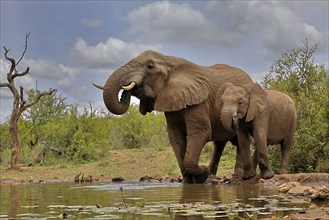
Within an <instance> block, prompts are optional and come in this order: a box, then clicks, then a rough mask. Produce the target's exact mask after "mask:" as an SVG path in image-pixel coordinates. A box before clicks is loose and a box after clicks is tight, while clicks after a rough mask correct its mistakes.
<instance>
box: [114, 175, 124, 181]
mask: <svg viewBox="0 0 329 220" xmlns="http://www.w3.org/2000/svg"><path fill="white" fill-rule="evenodd" d="M123 181H125V179H124V178H123V177H121V176H118V177H114V178H113V179H112V182H123Z"/></svg>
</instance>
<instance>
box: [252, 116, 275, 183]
mask: <svg viewBox="0 0 329 220" xmlns="http://www.w3.org/2000/svg"><path fill="white" fill-rule="evenodd" d="M267 125H268V124H267V120H263V121H262V120H259V121H256V122H255V123H254V125H253V126H254V130H253V136H254V140H255V144H256V151H257V155H258V164H259V168H260V177H261V178H263V179H270V178H272V177H273V176H274V172H273V170H272V168H271V166H270V163H269V159H268V156H267V130H268V129H267Z"/></svg>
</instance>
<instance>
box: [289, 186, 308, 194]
mask: <svg viewBox="0 0 329 220" xmlns="http://www.w3.org/2000/svg"><path fill="white" fill-rule="evenodd" d="M312 192H313V188H312V187H311V186H295V187H293V188H291V189H289V191H288V194H290V195H293V196H307V195H311V194H312Z"/></svg>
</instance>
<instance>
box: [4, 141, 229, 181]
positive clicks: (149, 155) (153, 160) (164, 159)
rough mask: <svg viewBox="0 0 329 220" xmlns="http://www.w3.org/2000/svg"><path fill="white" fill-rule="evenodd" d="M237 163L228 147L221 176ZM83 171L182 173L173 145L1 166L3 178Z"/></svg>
mask: <svg viewBox="0 0 329 220" xmlns="http://www.w3.org/2000/svg"><path fill="white" fill-rule="evenodd" d="M211 154H212V146H208V145H207V146H206V147H205V149H204V151H203V153H202V155H201V158H200V164H202V165H208V163H209V161H210V158H211ZM234 164H235V148H234V147H230V146H228V147H226V149H225V151H224V155H223V156H222V159H221V162H220V166H219V169H218V175H227V174H230V173H232V170H233V168H234ZM80 172H82V173H83V174H84V175H85V176H88V175H91V176H93V178H94V179H112V178H114V177H119V176H120V177H123V178H125V179H126V180H138V179H139V178H140V177H142V176H146V175H147V176H152V177H166V176H174V177H178V176H179V175H180V171H179V167H178V164H177V161H176V158H175V156H174V153H173V150H172V149H171V148H164V149H153V148H142V149H124V150H112V151H111V152H110V153H109V155H108V156H107V157H106V158H104V159H102V160H101V161H97V162H92V163H86V164H70V163H57V164H55V165H50V166H39V165H37V166H31V167H22V169H21V170H20V171H13V170H10V169H7V168H6V167H3V166H2V167H0V177H1V180H13V181H20V180H34V181H37V180H54V179H58V180H74V177H75V176H76V175H77V174H78V173H80Z"/></svg>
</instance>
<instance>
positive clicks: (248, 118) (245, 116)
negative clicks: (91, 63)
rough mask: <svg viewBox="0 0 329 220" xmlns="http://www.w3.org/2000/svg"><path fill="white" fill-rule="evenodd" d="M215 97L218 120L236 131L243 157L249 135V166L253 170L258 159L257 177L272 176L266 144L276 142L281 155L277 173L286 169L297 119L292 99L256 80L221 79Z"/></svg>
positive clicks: (247, 155) (227, 127) (247, 147)
mask: <svg viewBox="0 0 329 220" xmlns="http://www.w3.org/2000/svg"><path fill="white" fill-rule="evenodd" d="M216 100H217V101H216V107H217V110H218V111H219V112H220V117H221V122H222V123H223V125H224V127H225V129H227V130H229V131H232V130H235V131H236V132H237V134H238V142H239V146H240V147H241V148H244V154H245V155H244V157H250V138H249V135H251V136H252V137H253V138H254V140H255V145H256V147H255V153H254V157H253V169H254V170H256V166H257V163H259V166H260V170H261V177H262V178H264V179H268V178H271V177H273V176H274V172H273V171H272V169H271V167H270V164H269V160H268V156H267V146H268V145H272V144H280V145H281V150H282V159H281V166H280V170H279V173H287V170H288V160H289V157H290V153H291V148H292V144H293V136H294V133H295V129H296V121H297V114H296V109H295V105H294V102H293V100H292V99H291V98H290V97H289V96H288V95H286V94H284V93H282V92H279V91H275V90H270V89H265V90H264V89H263V88H262V87H261V86H260V85H259V84H257V83H249V84H245V85H242V86H237V85H233V84H231V83H225V84H224V85H223V86H222V87H221V88H220V89H219V91H218V94H217V97H216ZM245 169H247V170H248V169H249V168H245Z"/></svg>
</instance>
